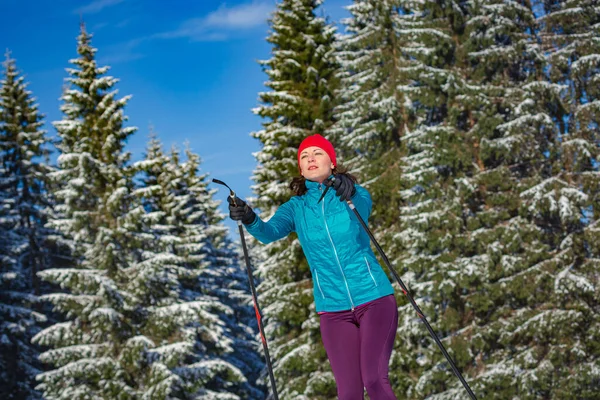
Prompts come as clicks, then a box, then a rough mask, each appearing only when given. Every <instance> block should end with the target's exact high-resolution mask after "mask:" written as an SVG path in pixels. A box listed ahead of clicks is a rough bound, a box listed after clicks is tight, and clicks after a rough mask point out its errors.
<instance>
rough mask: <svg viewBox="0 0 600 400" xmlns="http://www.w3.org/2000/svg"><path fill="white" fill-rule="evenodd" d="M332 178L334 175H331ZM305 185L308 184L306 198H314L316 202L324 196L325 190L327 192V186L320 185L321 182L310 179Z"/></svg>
mask: <svg viewBox="0 0 600 400" xmlns="http://www.w3.org/2000/svg"><path fill="white" fill-rule="evenodd" d="M332 176H333V174H332V175H330V176H329V178H331V177H332ZM305 184H306V188H307V189H308V191H307V192H306V194H305V196H306V197H307V198H309V199H311V200H312V199H313V198H314V200H315V201H317V200H319V198H320V197H321V195H322V194H323V190H325V185H323V184H322V183H319V182H313V181H309V180H308V179H307V180H306V181H305ZM328 195H329V194H328Z"/></svg>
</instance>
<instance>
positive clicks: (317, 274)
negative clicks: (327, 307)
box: [315, 269, 325, 299]
mask: <svg viewBox="0 0 600 400" xmlns="http://www.w3.org/2000/svg"><path fill="white" fill-rule="evenodd" d="M315 280H316V281H317V287H318V288H319V292H321V297H323V299H325V295H324V294H323V289H321V282H319V272H318V271H317V270H316V269H315Z"/></svg>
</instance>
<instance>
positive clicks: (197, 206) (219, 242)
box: [181, 144, 264, 398]
mask: <svg viewBox="0 0 600 400" xmlns="http://www.w3.org/2000/svg"><path fill="white" fill-rule="evenodd" d="M185 156H186V161H185V162H184V163H182V166H181V169H182V181H183V183H184V185H185V187H186V188H187V191H188V192H189V195H190V196H191V197H190V200H189V208H190V210H192V212H189V214H188V216H187V218H186V219H185V223H186V233H184V235H185V236H186V237H190V240H191V242H192V243H191V245H190V246H191V248H190V249H185V247H182V248H183V249H185V250H186V251H188V253H187V254H188V255H187V256H188V257H192V258H194V257H198V255H197V254H199V256H200V257H202V258H203V262H204V264H205V265H206V267H205V268H203V269H202V273H201V275H200V286H201V287H202V290H203V292H204V293H206V294H207V295H210V296H215V297H217V298H218V299H219V300H220V301H221V302H223V303H224V304H225V305H227V306H228V307H231V309H232V311H233V314H231V315H223V319H224V320H225V321H226V322H227V324H228V327H229V329H231V332H232V336H231V340H232V341H233V345H232V348H233V352H232V353H230V354H228V355H225V356H223V358H224V359H225V360H228V361H229V362H231V363H232V364H233V365H235V366H236V367H237V368H239V369H240V370H241V371H242V372H243V374H244V376H245V377H246V379H247V380H248V383H249V385H251V386H255V385H258V378H259V375H260V374H261V373H262V372H263V367H264V361H263V355H262V348H261V347H260V345H259V342H258V341H257V340H258V337H257V333H258V325H257V322H256V315H255V312H254V308H253V307H252V306H251V303H252V298H251V295H250V287H249V285H248V277H247V274H246V270H245V266H242V265H241V264H240V262H241V261H240V257H239V255H238V250H239V249H238V248H237V247H236V246H235V244H234V243H233V242H232V241H231V240H230V239H229V237H228V236H227V235H228V229H227V228H226V227H225V226H224V225H223V220H224V219H225V215H223V214H222V213H221V212H219V206H220V204H221V202H220V201H217V200H214V195H215V194H216V193H217V190H216V189H212V190H209V189H208V185H207V182H208V180H207V179H208V175H207V174H200V165H201V160H200V157H199V156H198V155H197V154H196V153H194V152H192V150H191V149H190V148H189V145H188V144H186V148H185ZM202 235H204V236H206V238H205V240H204V241H203V242H202V245H200V246H197V245H196V244H195V240H194V239H193V237H195V236H198V237H200V236H202ZM257 387H258V389H260V390H264V388H263V387H260V385H259V386H257ZM249 389H252V388H249ZM247 392H248V394H247V395H246V397H247V398H249V397H250V394H252V395H255V394H256V393H255V392H254V391H253V390H248V391H247ZM262 397H264V393H261V394H260V398H262Z"/></svg>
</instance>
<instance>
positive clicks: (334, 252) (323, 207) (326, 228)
mask: <svg viewBox="0 0 600 400" xmlns="http://www.w3.org/2000/svg"><path fill="white" fill-rule="evenodd" d="M319 189H321V185H319ZM321 190H322V189H321ZM321 211H322V212H323V222H325V230H326V231H327V237H329V242H331V247H332V248H333V254H334V255H335V260H336V261H337V264H338V267H340V272H341V273H342V278H344V283H345V284H346V291H347V292H348V298H349V299H350V307H351V308H352V311H354V302H353V301H352V295H351V294H350V287H348V281H347V280H346V275H345V274H344V270H343V269H342V264H341V263H340V259H339V257H338V254H337V250H336V249H335V245H334V244H333V239H331V234H330V233H329V226H327V219H325V199H323V203H322V204H321Z"/></svg>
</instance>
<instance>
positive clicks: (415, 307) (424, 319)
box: [346, 200, 477, 400]
mask: <svg viewBox="0 0 600 400" xmlns="http://www.w3.org/2000/svg"><path fill="white" fill-rule="evenodd" d="M346 203H348V206H349V207H350V209H351V210H352V211H354V215H356V218H358V221H359V222H360V224H361V225H362V227H363V229H364V230H365V232H367V234H368V235H369V237H370V238H371V242H373V244H374V245H375V248H377V251H378V252H379V254H380V255H381V258H383V261H384V262H385V265H387V267H388V268H389V270H390V271H391V272H392V274H393V275H394V278H396V281H397V282H398V284H399V285H400V287H401V288H402V292H403V293H404V295H405V296H406V297H408V300H409V301H410V304H412V306H413V307H414V309H415V311H416V312H417V315H418V316H419V318H421V321H423V323H425V326H426V327H427V330H428V331H429V334H431V336H432V337H433V340H435V343H436V344H437V345H438V347H439V348H440V350H441V351H442V353H443V354H444V357H446V360H448V362H449V363H450V366H451V367H452V370H453V371H454V374H455V375H456V377H457V378H458V379H459V380H460V383H462V385H463V386H464V388H465V390H466V391H467V393H468V394H469V396H470V397H471V399H473V400H477V397H475V394H474V393H473V391H472V390H471V388H470V387H469V384H468V383H467V381H466V380H465V378H463V376H462V374H461V373H460V371H459V370H458V368H457V367H456V365H455V364H454V361H452V359H451V358H450V355H449V354H448V352H447V351H446V349H445V348H444V345H443V344H442V342H441V341H440V339H439V338H438V336H437V335H436V333H435V331H434V330H433V328H432V327H431V325H429V322H428V321H427V318H425V314H423V312H422V311H421V309H420V308H419V306H418V305H417V303H416V302H415V299H413V297H412V296H411V295H410V293H409V292H408V289H407V288H406V286H405V285H404V282H402V279H400V275H398V273H397V272H396V270H395V269H394V267H392V265H391V264H390V261H389V260H388V258H387V257H386V255H385V253H384V252H383V250H382V249H381V246H379V243H377V240H375V237H374V236H373V233H371V230H370V229H369V227H368V226H367V224H365V221H364V220H363V219H362V217H361V216H360V214H359V213H358V210H357V209H356V207H355V206H354V203H352V200H347V201H346Z"/></svg>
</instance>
